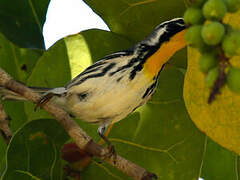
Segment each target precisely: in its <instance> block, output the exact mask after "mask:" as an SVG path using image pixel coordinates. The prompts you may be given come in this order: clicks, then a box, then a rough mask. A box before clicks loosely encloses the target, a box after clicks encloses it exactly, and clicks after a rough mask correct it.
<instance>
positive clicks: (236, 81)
mask: <svg viewBox="0 0 240 180" xmlns="http://www.w3.org/2000/svg"><path fill="white" fill-rule="evenodd" d="M227 84H228V87H229V88H230V89H231V90H232V91H233V92H238V93H240V69H238V68H235V67H230V69H229V71H228V74H227Z"/></svg>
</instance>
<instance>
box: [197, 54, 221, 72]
mask: <svg viewBox="0 0 240 180" xmlns="http://www.w3.org/2000/svg"><path fill="white" fill-rule="evenodd" d="M198 65H199V68H200V70H201V71H202V72H204V73H207V72H208V71H209V70H210V69H212V68H214V67H215V66H217V65H218V59H217V57H216V55H215V54H213V53H204V54H202V55H201V56H200V58H199V62H198Z"/></svg>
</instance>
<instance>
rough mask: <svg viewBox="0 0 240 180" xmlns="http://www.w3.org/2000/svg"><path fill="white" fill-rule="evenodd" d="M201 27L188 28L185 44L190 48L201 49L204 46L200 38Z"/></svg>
mask: <svg viewBox="0 0 240 180" xmlns="http://www.w3.org/2000/svg"><path fill="white" fill-rule="evenodd" d="M201 31H202V26H201V25H194V26H191V27H190V28H188V30H187V32H186V34H185V39H186V41H187V44H188V45H190V46H192V47H202V46H204V42H203V39H202V36H201Z"/></svg>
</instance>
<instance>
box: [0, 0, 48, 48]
mask: <svg viewBox="0 0 240 180" xmlns="http://www.w3.org/2000/svg"><path fill="white" fill-rule="evenodd" d="M49 2H50V0H39V1H35V0H21V1H19V0H11V1H9V0H1V1H0V22H1V23H0V31H1V32H2V33H3V34H4V35H5V36H6V37H7V38H8V39H9V40H10V41H12V42H13V43H15V44H17V45H18V46H20V47H28V48H41V49H44V47H45V46H44V39H43V35H42V28H43V24H44V22H45V18H46V12H47V8H48V4H49Z"/></svg>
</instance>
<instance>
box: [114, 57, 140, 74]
mask: <svg viewBox="0 0 240 180" xmlns="http://www.w3.org/2000/svg"><path fill="white" fill-rule="evenodd" d="M136 62H138V59H137V58H133V59H132V60H131V61H130V62H129V63H128V64H126V65H124V66H121V67H119V68H118V69H117V70H116V71H113V72H111V73H110V74H109V76H112V75H114V74H115V73H117V72H120V71H123V70H125V69H128V68H131V67H132V66H133V65H134V64H135V63H136Z"/></svg>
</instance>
